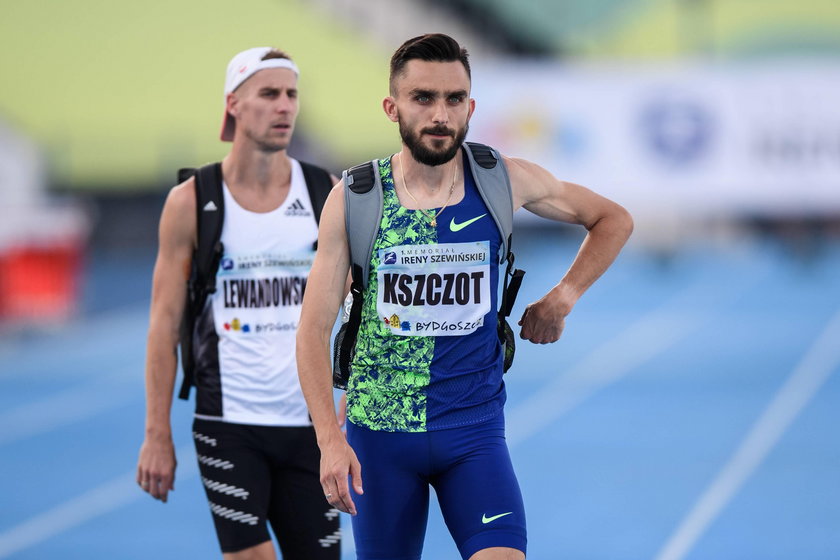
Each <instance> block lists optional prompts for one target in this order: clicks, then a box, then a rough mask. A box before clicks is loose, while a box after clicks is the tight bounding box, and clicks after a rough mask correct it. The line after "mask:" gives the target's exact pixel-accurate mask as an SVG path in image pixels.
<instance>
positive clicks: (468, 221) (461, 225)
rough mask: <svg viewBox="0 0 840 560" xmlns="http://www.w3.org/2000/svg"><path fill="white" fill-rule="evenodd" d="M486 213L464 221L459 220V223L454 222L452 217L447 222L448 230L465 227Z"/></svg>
mask: <svg viewBox="0 0 840 560" xmlns="http://www.w3.org/2000/svg"><path fill="white" fill-rule="evenodd" d="M486 215H487V214H482V215H481V216H476V217H475V218H473V219H472V220H467V221H466V222H461V223H460V224H458V223H455V218H452V221H451V222H449V231H461V230H462V229H464V228H465V227H467V226H468V225H470V224H471V223H473V222H474V221H476V220H480V219H481V218H483V217H484V216H486Z"/></svg>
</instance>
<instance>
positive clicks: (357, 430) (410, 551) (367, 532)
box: [347, 414, 527, 560]
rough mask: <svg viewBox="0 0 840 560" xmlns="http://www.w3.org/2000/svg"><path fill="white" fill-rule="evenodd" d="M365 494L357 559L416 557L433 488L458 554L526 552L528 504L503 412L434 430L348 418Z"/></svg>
mask: <svg viewBox="0 0 840 560" xmlns="http://www.w3.org/2000/svg"><path fill="white" fill-rule="evenodd" d="M347 439H348V441H349V443H350V445H351V447H352V448H353V450H354V451H355V453H356V456H357V457H358V459H359V461H360V462H361V464H362V480H363V483H364V489H365V493H364V494H363V495H355V494H354V495H353V500H354V501H355V503H356V510H357V512H358V514H357V515H356V516H354V517H353V535H354V538H355V541H356V554H357V555H358V556H357V557H358V558H359V559H360V560H385V559H387V560H418V559H419V558H420V554H421V552H422V550H423V539H424V537H425V534H426V522H427V519H428V513H429V485H431V486H432V487H433V488H434V489H435V493H436V494H437V498H438V502H439V503H440V507H441V511H442V513H443V518H444V521H445V522H446V526H447V527H448V528H449V532H450V533H451V534H452V537H453V539H454V540H455V544H456V545H457V546H458V550H459V552H460V553H461V557H462V558H464V559H468V558H469V557H470V556H472V555H473V554H475V553H476V552H478V551H479V550H483V549H485V548H490V547H496V546H501V547H510V548H515V549H518V550H521V551H522V552H523V553H524V552H525V545H526V542H527V538H526V530H525V507H524V505H523V503H522V494H521V492H520V490H519V483H518V482H517V480H516V475H515V474H514V472H513V466H512V465H511V461H510V454H509V453H508V449H507V443H506V441H505V425H504V415H503V414H499V415H498V416H496V417H495V418H492V419H491V420H488V421H485V422H482V423H479V424H472V425H469V426H463V427H459V428H451V429H446V430H436V431H431V432H381V431H373V430H369V429H367V428H364V427H361V426H357V425H355V424H352V423H350V422H348V424H347Z"/></svg>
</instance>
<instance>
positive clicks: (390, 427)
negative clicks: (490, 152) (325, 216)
mask: <svg viewBox="0 0 840 560" xmlns="http://www.w3.org/2000/svg"><path fill="white" fill-rule="evenodd" d="M463 157H464V160H463V165H462V169H464V199H463V200H462V201H461V202H459V203H458V204H455V205H452V206H449V207H447V208H446V209H445V210H444V212H443V213H442V214H441V215H440V216H438V218H437V225H436V227H432V225H431V220H430V218H429V216H427V215H426V214H424V213H423V212H422V211H419V210H408V209H406V208H404V207H403V206H402V205H401V204H400V201H399V199H398V198H397V193H396V191H395V186H394V179H393V174H392V168H391V159H390V158H387V159H384V160H379V170H378V171H379V174H380V177H381V180H382V189H383V206H384V207H383V212H382V221H381V222H380V225H379V230H378V232H377V236H376V241H375V243H374V246H373V251H372V254H371V265H370V278H369V282H368V285H367V288H366V290H365V293H364V299H363V307H362V319H361V324H360V326H359V334H358V337H357V340H356V352H355V357H354V360H353V362H352V364H351V368H352V369H351V375H350V379H349V381H348V386H347V415H348V419H349V420H350V421H351V422H353V423H354V424H356V425H360V426H365V427H367V428H369V429H372V430H379V431H392V432H424V431H431V430H441V429H446V428H454V427H457V426H464V425H468V424H474V423H478V422H482V421H484V420H487V419H490V418H492V417H494V416H496V415H497V414H499V413H500V412H501V410H502V406H503V405H504V402H505V388H504V382H503V380H502V351H501V344H500V343H499V339H498V335H497V334H496V322H497V316H496V313H497V309H498V285H499V266H498V258H497V255H498V253H499V246H500V244H501V235H500V233H499V231H498V228H497V227H496V224H495V222H494V221H493V218H492V217H491V215H490V213H489V212H488V210H487V207H486V206H485V204H484V201H483V200H482V199H481V195H480V194H479V192H478V188H477V187H476V185H475V181H474V179H473V177H472V173H471V172H470V168H469V165H468V163H467V160H466V157H465V156H463ZM435 211H437V209H436V210H435Z"/></svg>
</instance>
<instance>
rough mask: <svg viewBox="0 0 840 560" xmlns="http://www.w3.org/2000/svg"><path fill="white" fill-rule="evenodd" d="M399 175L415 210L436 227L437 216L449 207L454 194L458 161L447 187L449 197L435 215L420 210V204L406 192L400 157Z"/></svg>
mask: <svg viewBox="0 0 840 560" xmlns="http://www.w3.org/2000/svg"><path fill="white" fill-rule="evenodd" d="M400 174H401V175H402V182H403V188H404V189H405V192H406V193H407V194H408V196H409V197H411V200H413V201H414V204H415V205H416V206H417V209H418V210H419V211H420V212H422V213H423V215H424V216H426V217H427V218H429V219H430V220H431V226H432V227H437V218H438V216H440V214H441V212H443V211H444V209H446V207H447V206H449V201H450V200H452V193H454V192H455V178H456V177H457V176H458V159H457V158H456V159H455V170H454V171H453V172H452V184H451V185H449V196H448V197H447V198H446V202H445V203H444V204H443V206H441V208H440V210H438V211H437V213H430V212H429V211H427V210H425V209H423V208H420V203H419V202H417V199H416V198H414V195H413V194H411V191H410V190H408V183H406V182H405V162H403V161H402V157H400Z"/></svg>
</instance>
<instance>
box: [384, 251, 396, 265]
mask: <svg viewBox="0 0 840 560" xmlns="http://www.w3.org/2000/svg"><path fill="white" fill-rule="evenodd" d="M396 262H397V254H396V253H395V252H393V251H388V252H387V253H385V258H384V259H383V261H382V264H396Z"/></svg>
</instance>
